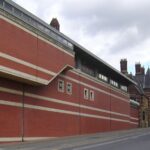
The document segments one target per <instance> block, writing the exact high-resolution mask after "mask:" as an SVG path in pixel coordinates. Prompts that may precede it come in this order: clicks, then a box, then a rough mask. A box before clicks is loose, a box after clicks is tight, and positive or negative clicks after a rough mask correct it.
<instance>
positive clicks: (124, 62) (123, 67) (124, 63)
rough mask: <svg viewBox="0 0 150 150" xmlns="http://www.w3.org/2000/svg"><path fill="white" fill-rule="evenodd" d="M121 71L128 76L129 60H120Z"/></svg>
mask: <svg viewBox="0 0 150 150" xmlns="http://www.w3.org/2000/svg"><path fill="white" fill-rule="evenodd" d="M120 70H121V72H122V73H123V74H128V71H127V59H121V60H120Z"/></svg>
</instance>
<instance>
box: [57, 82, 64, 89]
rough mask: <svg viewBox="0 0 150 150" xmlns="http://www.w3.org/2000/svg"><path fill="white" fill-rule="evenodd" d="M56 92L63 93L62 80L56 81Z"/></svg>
mask: <svg viewBox="0 0 150 150" xmlns="http://www.w3.org/2000/svg"><path fill="white" fill-rule="evenodd" d="M58 91H59V92H64V81H63V80H58Z"/></svg>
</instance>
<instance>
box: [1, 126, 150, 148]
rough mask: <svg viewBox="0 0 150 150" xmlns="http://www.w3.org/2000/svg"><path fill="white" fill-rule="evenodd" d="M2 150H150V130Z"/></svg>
mask: <svg viewBox="0 0 150 150" xmlns="http://www.w3.org/2000/svg"><path fill="white" fill-rule="evenodd" d="M0 150H150V128H147V129H136V130H135V129H134V130H127V131H117V132H109V133H98V134H93V135H84V136H76V137H66V138H59V139H53V140H45V141H36V142H24V143H13V144H2V145H0Z"/></svg>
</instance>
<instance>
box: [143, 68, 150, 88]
mask: <svg viewBox="0 0 150 150" xmlns="http://www.w3.org/2000/svg"><path fill="white" fill-rule="evenodd" d="M144 88H150V68H148V69H147V72H146V75H145V80H144Z"/></svg>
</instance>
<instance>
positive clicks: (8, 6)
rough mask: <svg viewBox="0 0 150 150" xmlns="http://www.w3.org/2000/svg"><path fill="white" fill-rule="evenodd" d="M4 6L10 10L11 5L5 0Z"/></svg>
mask: <svg viewBox="0 0 150 150" xmlns="http://www.w3.org/2000/svg"><path fill="white" fill-rule="evenodd" d="M5 8H6V10H8V11H12V6H11V5H10V4H8V3H6V2H5Z"/></svg>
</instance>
